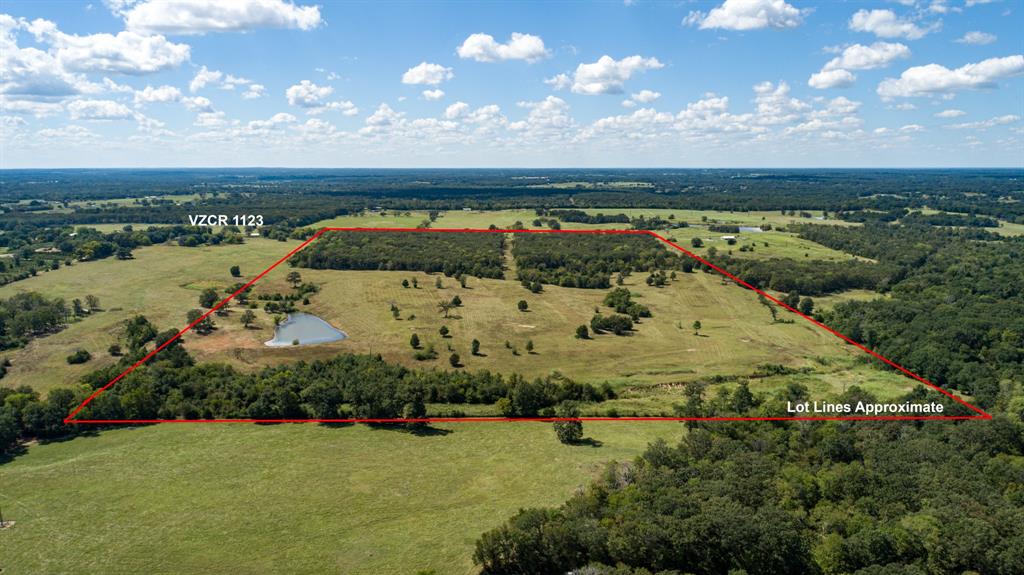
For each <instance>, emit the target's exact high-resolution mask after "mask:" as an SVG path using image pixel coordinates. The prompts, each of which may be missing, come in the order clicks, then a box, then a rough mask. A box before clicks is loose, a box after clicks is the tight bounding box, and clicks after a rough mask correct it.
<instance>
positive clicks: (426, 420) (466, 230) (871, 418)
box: [64, 228, 992, 424]
mask: <svg viewBox="0 0 1024 575" xmlns="http://www.w3.org/2000/svg"><path fill="white" fill-rule="evenodd" d="M324 232H410V233H494V234H506V233H515V234H598V235H648V236H652V237H654V238H656V239H657V240H658V241H661V242H662V243H664V244H666V245H668V246H671V247H673V248H675V249H676V250H678V251H680V252H682V253H683V254H685V255H687V256H689V257H691V258H693V259H694V260H697V261H698V262H700V263H701V264H704V265H706V266H708V267H709V268H711V269H713V270H715V271H716V272H718V273H720V274H722V275H723V276H725V277H727V278H729V279H730V280H732V281H734V282H736V283H737V284H738V285H741V286H743V287H745V288H747V289H749V290H751V291H754V292H756V293H758V294H760V295H762V296H764V297H765V298H767V299H769V300H771V301H772V302H774V303H776V304H778V305H780V306H782V307H783V308H785V309H786V310H788V311H790V312H792V313H794V314H796V315H798V316H800V317H802V318H803V319H805V320H807V321H809V322H811V323H812V324H814V325H816V326H818V327H820V328H822V329H824V330H826V331H828V332H829V333H831V334H832V335H834V336H836V337H838V338H839V339H841V340H843V341H845V342H846V343H848V344H850V345H853V346H855V347H857V348H858V349H860V350H861V351H863V352H865V353H867V354H868V355H871V356H872V357H874V358H876V359H878V360H880V361H882V362H883V363H885V364H887V365H889V366H890V367H893V368H895V369H897V370H899V371H900V372H902V373H903V374H904V375H906V376H907V377H910V378H911V379H914V380H917V381H918V382H920V383H923V384H925V385H927V386H928V387H930V388H932V389H934V390H936V391H938V392H939V393H942V394H943V395H945V396H947V397H949V398H951V399H953V400H954V401H956V402H958V403H960V404H961V405H963V406H965V407H967V408H968V409H970V410H971V411H973V412H975V413H976V415H920V416H908V415H876V416H855V415H851V416H841V415H840V416H794V417H576V418H560V417H512V418H508V417H429V418H422V419H399V418H393V419H387V418H386V419H75V416H76V415H78V413H79V412H81V411H82V410H83V409H84V408H85V406H87V405H89V403H90V402H92V400H94V399H96V398H97V397H98V396H99V395H100V394H102V393H103V392H105V391H107V390H108V389H110V388H111V387H112V386H113V385H114V384H116V383H117V382H118V381H120V380H121V379H123V378H124V377H125V376H126V375H128V374H129V373H131V372H133V371H135V369H136V368H137V367H139V366H140V365H142V364H144V363H146V362H147V361H149V360H150V359H151V358H152V357H153V356H155V355H156V354H157V353H159V352H160V350H162V349H164V348H165V347H167V346H168V345H170V344H171V343H173V342H174V341H176V340H178V339H179V338H181V336H182V335H184V334H185V333H186V332H188V331H189V330H191V329H192V328H193V327H195V326H196V325H197V324H199V323H200V322H201V321H203V320H204V319H206V318H207V317H209V316H210V315H211V314H213V313H214V312H216V311H217V310H218V309H220V308H221V307H223V306H224V305H226V304H227V303H228V302H229V301H231V300H232V299H234V297H235V296H237V295H238V294H240V293H242V292H244V291H245V290H247V289H249V288H250V287H252V286H253V284H255V283H256V282H257V281H259V280H260V279H262V278H263V276H265V275H267V274H268V273H270V272H271V271H272V270H273V269H274V268H276V267H277V266H279V265H281V264H282V263H284V262H285V261H286V260H288V258H290V257H292V256H293V255H295V254H296V253H298V252H299V251H300V250H302V249H303V248H305V247H306V246H308V245H309V244H310V243H312V242H313V241H314V240H316V239H317V238H319V237H320V236H321V235H322V234H323V233H324ZM937 419H942V420H964V419H992V416H991V415H990V414H988V413H986V412H985V411H982V410H981V409H979V408H977V407H975V406H973V405H971V404H970V403H967V402H966V401H964V400H962V399H960V398H959V397H957V396H956V395H955V394H953V393H951V392H949V391H946V390H945V389H942V388H941V387H939V386H938V385H935V384H934V383H932V382H930V381H928V380H927V379H925V378H923V377H921V376H920V375H918V374H916V373H914V372H912V371H910V370H909V369H907V368H905V367H903V366H902V365H900V364H898V363H896V362H894V361H892V360H891V359H889V358H887V357H885V356H883V355H881V354H879V353H877V352H875V351H873V350H871V349H869V348H867V347H865V346H864V345H862V344H860V343H857V342H856V341H854V340H852V339H850V338H849V337H847V336H845V335H843V334H841V333H839V332H838V331H836V330H834V329H832V328H830V327H829V326H827V325H825V324H823V323H821V322H819V321H818V320H816V319H814V318H813V317H810V316H808V315H805V314H803V313H801V312H800V311H799V310H797V309H794V308H792V307H790V306H788V305H786V304H785V303H783V302H781V301H779V300H778V299H776V298H775V297H773V296H772V295H770V294H768V293H766V292H764V291H762V290H760V289H758V288H756V287H754V286H752V285H750V284H749V283H747V282H745V281H743V280H741V279H740V278H738V277H736V276H734V275H733V274H731V273H729V272H728V271H726V270H724V269H722V268H720V267H718V266H716V265H715V264H713V263H711V262H709V261H707V260H705V259H704V258H702V257H700V256H698V255H696V254H694V253H693V252H691V251H689V250H687V249H686V248H683V247H682V246H680V245H679V244H677V243H675V242H672V241H670V240H668V239H667V238H665V237H663V236H661V235H660V234H658V233H656V232H654V231H651V230H499V229H486V230H485V229H474V228H320V230H319V231H317V232H316V233H315V234H313V236H312V237H310V238H309V239H307V240H306V241H304V242H302V244H300V245H299V246H297V247H296V248H295V249H293V250H292V251H290V252H288V253H287V254H285V256H284V257H282V258H281V259H279V260H277V261H276V262H274V263H273V264H271V266H270V267H268V268H267V269H265V270H263V271H262V272H260V274H259V275H257V276H256V277H254V278H253V279H252V280H250V281H249V283H247V284H245V285H244V286H242V287H240V288H238V289H237V290H235V292H234V293H232V294H231V295H229V296H228V297H226V298H224V299H223V300H222V301H221V302H220V303H218V304H217V305H215V306H213V307H212V308H210V311H208V312H206V313H204V314H203V315H201V316H199V318H198V319H196V320H195V321H193V322H192V323H190V324H188V325H187V326H185V328H184V329H182V330H181V331H179V332H178V333H177V334H175V335H174V337H172V338H171V339H169V340H167V341H165V342H164V343H162V344H161V345H159V346H157V347H156V349H154V350H153V351H151V352H149V353H148V354H146V356H145V357H143V358H142V359H140V360H139V361H137V362H135V363H134V364H132V366H131V367H129V368H128V369H126V370H124V371H123V372H122V373H121V374H120V375H118V376H117V377H115V378H114V379H111V380H110V381H109V382H107V384H106V385H104V386H103V387H101V388H99V389H97V390H96V391H94V392H93V393H92V395H90V396H89V397H88V398H86V399H85V401H83V402H82V403H81V404H80V405H79V406H78V407H76V408H75V409H74V410H73V411H72V412H71V413H70V414H68V416H67V417H66V418H64V423H75V424H79V423H91V424H123V423H135V424H142V423H454V422H471V421H505V422H510V421H542V422H552V421H927V420H937Z"/></svg>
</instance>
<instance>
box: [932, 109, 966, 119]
mask: <svg viewBox="0 0 1024 575" xmlns="http://www.w3.org/2000/svg"><path fill="white" fill-rule="evenodd" d="M966 115H967V112H964V111H963V110H955V109H950V110H943V111H941V112H937V113H936V114H935V117H936V118H959V117H960V116H966Z"/></svg>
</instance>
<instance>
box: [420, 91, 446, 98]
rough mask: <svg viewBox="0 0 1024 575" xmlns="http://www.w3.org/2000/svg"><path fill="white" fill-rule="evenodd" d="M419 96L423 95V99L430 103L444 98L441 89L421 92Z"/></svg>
mask: <svg viewBox="0 0 1024 575" xmlns="http://www.w3.org/2000/svg"><path fill="white" fill-rule="evenodd" d="M421 94H423V97H424V98H425V99H427V100H432V101H433V100H440V99H441V98H444V90H441V89H434V90H423V92H421Z"/></svg>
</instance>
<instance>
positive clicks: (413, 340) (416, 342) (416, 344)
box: [409, 334, 420, 349]
mask: <svg viewBox="0 0 1024 575" xmlns="http://www.w3.org/2000/svg"><path fill="white" fill-rule="evenodd" d="M409 345H410V346H411V347H412V348H413V349H419V348H420V336H418V335H416V334H412V337H410V338H409Z"/></svg>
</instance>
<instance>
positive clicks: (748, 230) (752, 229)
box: [740, 226, 764, 233]
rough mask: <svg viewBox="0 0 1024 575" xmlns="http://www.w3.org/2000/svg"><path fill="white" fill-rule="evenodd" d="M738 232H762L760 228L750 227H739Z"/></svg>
mask: <svg viewBox="0 0 1024 575" xmlns="http://www.w3.org/2000/svg"><path fill="white" fill-rule="evenodd" d="M740 231H741V232H754V233H760V232H763V231H764V230H762V229H761V228H755V227H751V226H740Z"/></svg>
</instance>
